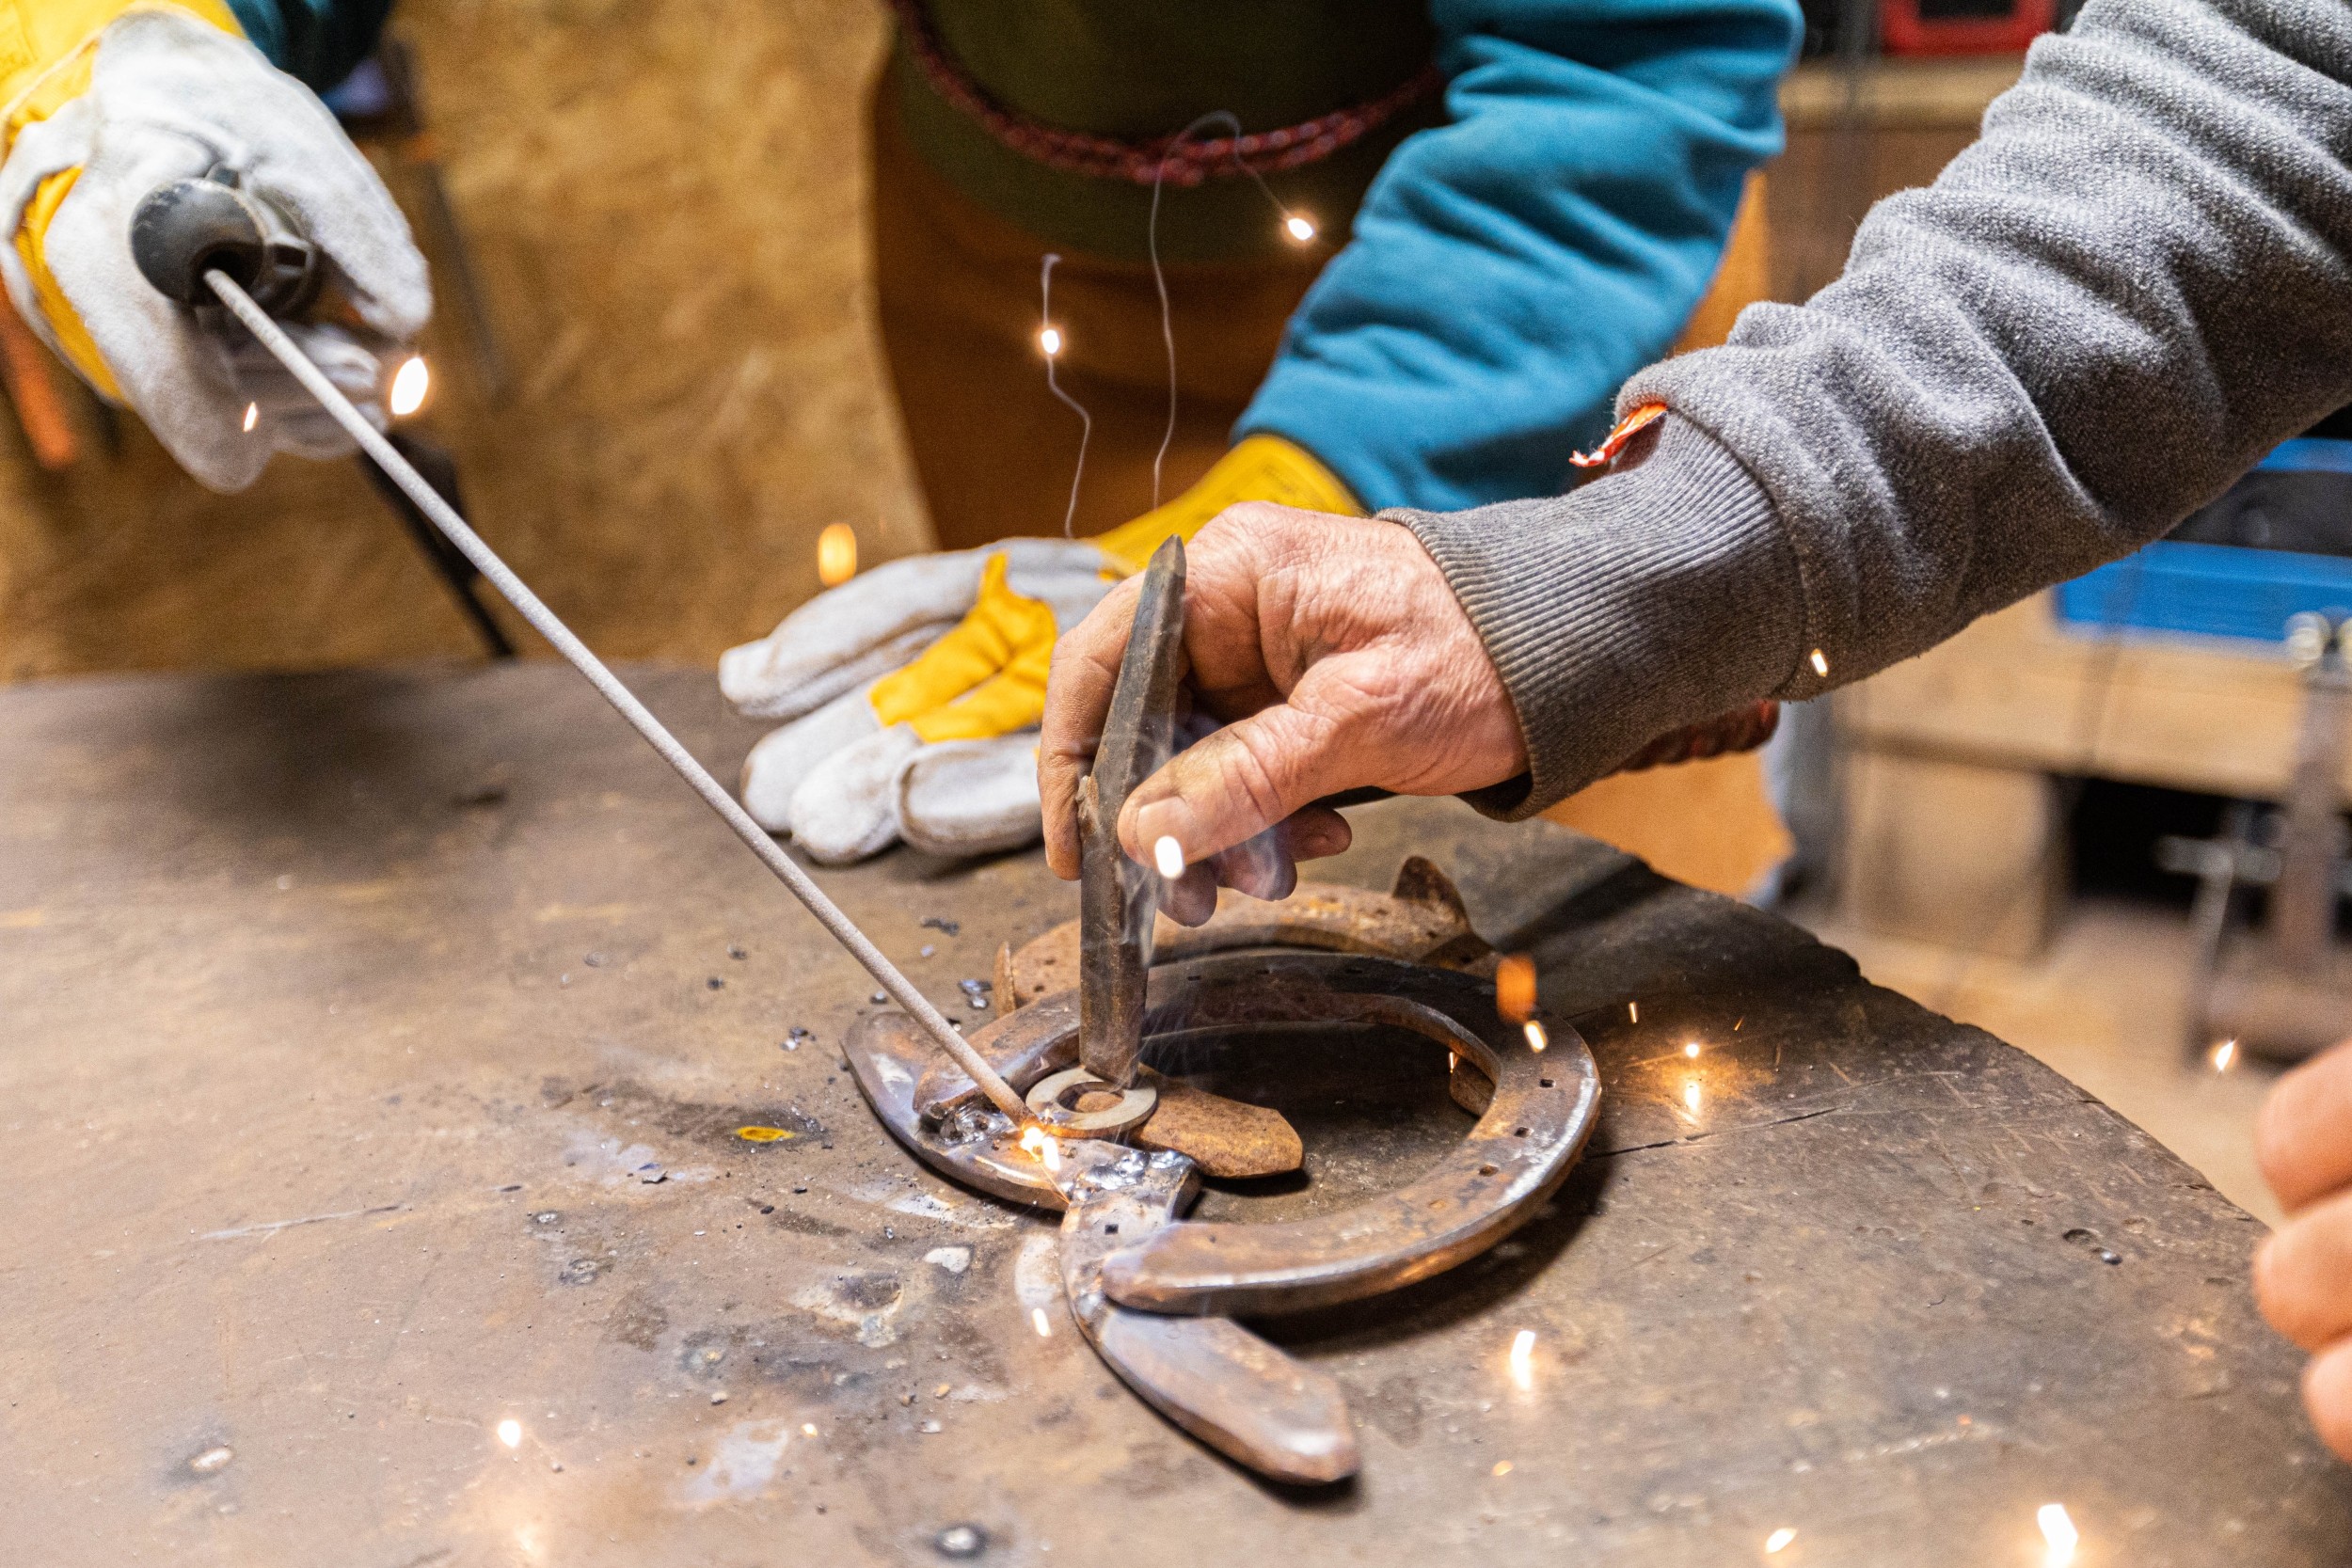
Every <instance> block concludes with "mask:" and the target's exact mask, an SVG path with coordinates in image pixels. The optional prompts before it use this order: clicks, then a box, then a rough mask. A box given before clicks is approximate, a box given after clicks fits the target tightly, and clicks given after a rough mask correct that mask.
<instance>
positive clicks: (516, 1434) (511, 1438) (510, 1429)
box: [499, 1416, 523, 1449]
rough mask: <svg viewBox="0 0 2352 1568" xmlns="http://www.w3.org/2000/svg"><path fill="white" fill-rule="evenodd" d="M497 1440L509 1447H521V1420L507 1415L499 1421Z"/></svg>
mask: <svg viewBox="0 0 2352 1568" xmlns="http://www.w3.org/2000/svg"><path fill="white" fill-rule="evenodd" d="M499 1441H500V1442H501V1443H503V1444H505V1445H506V1446H507V1447H508V1448H510V1449H519V1448H521V1447H522V1446H523V1424H522V1422H520V1421H518V1420H516V1419H515V1418H514V1417H512V1416H509V1417H507V1418H506V1419H504V1420H502V1421H501V1422H500V1423H499Z"/></svg>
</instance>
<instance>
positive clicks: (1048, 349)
mask: <svg viewBox="0 0 2352 1568" xmlns="http://www.w3.org/2000/svg"><path fill="white" fill-rule="evenodd" d="M1037 346H1038V347H1039V348H1041V349H1042V350H1044V351H1045V357H1046V358H1048V359H1051V358H1053V357H1054V356H1056V355H1057V354H1059V353H1060V352H1061V328H1060V327H1058V326H1048V327H1045V328H1043V329H1042V330H1041V331H1040V332H1039V333H1038V335H1037Z"/></svg>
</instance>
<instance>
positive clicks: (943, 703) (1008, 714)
mask: <svg viewBox="0 0 2352 1568" xmlns="http://www.w3.org/2000/svg"><path fill="white" fill-rule="evenodd" d="M1246 500H1279V501H1281V502H1283V503H1284V504H1286V505H1290V506H1298V507H1306V508H1311V509H1312V510H1315V511H1318V512H1338V513H1345V514H1348V515H1362V513H1361V509H1360V508H1359V506H1358V505H1357V504H1356V501H1355V498H1353V497H1352V496H1350V495H1349V494H1348V492H1347V487H1346V486H1345V485H1344V484H1343V483H1340V481H1339V480H1338V479H1337V478H1336V477H1335V476H1333V475H1332V473H1331V472H1330V470H1328V469H1327V468H1326V467H1324V466H1323V465H1322V464H1321V463H1319V462H1317V461H1316V460H1315V459H1314V457H1313V456H1311V454H1309V453H1308V452H1307V451H1304V450H1302V449H1300V448H1299V447H1296V446H1294V445H1293V444H1292V443H1290V442H1288V441H1285V440H1283V439H1281V438H1280V437H1279V436H1248V438H1246V439H1244V440H1243V441H1241V442H1240V443H1239V444H1238V445H1236V446H1235V447H1234V448H1233V450H1232V451H1229V452H1227V453H1226V454H1225V456H1224V457H1223V458H1221V459H1219V460H1218V462H1217V464H1216V467H1213V468H1211V469H1210V470H1209V472H1208V473H1207V474H1206V475H1204V476H1203V477H1202V478H1201V480H1200V483H1198V484H1196V485H1194V486H1193V487H1192V488H1191V489H1189V490H1187V491H1185V492H1184V494H1183V495H1181V496H1179V497H1177V498H1176V499H1174V500H1171V501H1169V502H1168V504H1167V505H1165V506H1162V507H1160V508H1159V509H1158V510H1156V511H1153V512H1148V513H1146V514H1145V515H1142V516H1140V517H1137V518H1136V519H1135V520H1134V521H1133V522H1130V523H1126V524H1122V525H1121V526H1120V527H1119V528H1116V529H1113V530H1111V531H1109V532H1108V533H1104V534H1099V535H1097V536H1095V537H1094V538H1091V539H1079V540H1060V539H1012V540H1008V541H1006V542H1005V543H1003V544H1001V545H992V546H987V547H986V548H984V549H977V550H963V551H958V552H955V553H952V554H946V555H932V556H919V557H915V558H913V559H910V560H906V561H896V562H891V563H889V564H888V565H885V566H881V567H877V568H876V569H875V570H873V571H871V572H868V573H866V574H865V575H864V576H862V577H859V578H853V579H852V580H850V581H849V582H846V583H844V584H842V585H841V586H840V587H838V588H835V589H833V590H832V591H830V592H828V593H824V594H818V596H817V597H816V598H814V599H811V600H810V601H809V602H808V603H806V604H804V605H803V606H802V607H801V608H800V609H798V610H794V611H793V612H792V613H791V614H790V615H787V616H786V617H785V619H784V621H783V623H782V624H781V625H780V626H777V627H776V629H775V630H774V631H772V632H771V633H770V634H769V635H768V636H766V637H765V638H762V639H761V640H760V641H756V642H747V643H745V644H743V645H742V646H741V647H739V648H730V649H728V650H727V652H726V653H725V654H723V656H721V657H720V660H719V689H721V690H722V691H723V692H724V693H725V695H726V697H727V699H728V700H729V701H730V702H732V703H734V704H735V705H736V706H737V707H738V708H739V709H740V710H741V711H742V712H743V713H744V714H746V715H748V716H750V717H752V718H755V719H789V720H792V721H793V722H791V723H789V724H787V725H786V726H785V727H784V728H782V729H780V730H777V731H776V732H774V733H773V734H771V735H770V736H767V737H766V738H764V739H762V740H761V741H760V742H759V744H758V745H756V746H755V747H753V748H752V753H751V755H750V756H749V757H747V758H746V759H745V760H744V763H743V784H742V795H743V805H744V809H746V810H747V811H749V812H750V813H751V814H752V816H754V817H755V818H757V819H758V820H759V822H760V823H761V824H762V825H764V826H765V827H767V828H768V829H769V831H771V832H790V833H791V834H792V836H793V837H794V839H796V840H797V841H798V842H799V843H800V844H801V845H802V847H804V848H805V849H806V850H807V851H808V852H809V853H810V854H811V855H812V856H814V857H815V858H816V859H818V860H819V861H823V862H826V863H843V862H847V861H853V860H859V859H862V858H864V857H865V856H867V855H871V854H874V853H876V852H878V851H880V850H882V849H885V848H887V847H889V846H890V845H891V844H892V843H893V842H895V841H896V840H898V839H900V838H904V839H905V840H906V841H907V842H908V843H910V844H913V845H914V846H915V847H917V848H922V849H929V850H932V851H934V852H937V853H943V854H958V855H972V854H983V853H987V852H990V851H993V850H999V849H1010V848H1018V847H1021V846H1022V845H1025V844H1027V843H1029V842H1031V841H1032V840H1034V839H1035V838H1036V837H1037V836H1038V834H1039V832H1040V824H1041V818H1040V815H1039V806H1038V790H1037V734H1036V727H1037V723H1038V720H1039V718H1040V717H1041V715H1042V714H1043V712H1044V709H1045V675H1046V671H1047V669H1048V668H1049V666H1050V664H1051V662H1052V658H1053V651H1054V641H1055V639H1056V638H1057V637H1058V636H1059V635H1060V634H1061V633H1062V632H1063V631H1065V630H1068V629H1069V628H1071V627H1073V626H1076V625H1077V624H1078V623H1079V622H1080V621H1081V620H1083V619H1084V618H1085V617H1086V614H1087V612H1088V611H1089V610H1092V609H1093V608H1094V606H1095V604H1096V602H1097V601H1099V600H1100V599H1101V598H1102V597H1103V595H1104V594H1106V593H1108V592H1109V591H1110V588H1111V585H1112V584H1113V583H1115V582H1116V581H1118V580H1119V579H1120V578H1124V577H1128V576H1130V575H1132V574H1134V573H1135V572H1136V571H1139V570H1140V569H1141V568H1142V566H1143V563H1144V562H1146V561H1148V560H1149V559H1150V558H1151V555H1152V551H1153V550H1154V549H1157V548H1158V547H1159V546H1160V543H1161V541H1163V540H1165V539H1167V538H1168V537H1170V536H1171V535H1174V536H1177V537H1181V538H1184V539H1190V538H1191V537H1192V536H1193V535H1194V534H1195V533H1197V532H1199V531H1200V529H1202V528H1203V527H1205V526H1206V525H1207V524H1208V522H1209V521H1210V519H1212V518H1214V517H1215V516H1216V515H1217V514H1218V513H1220V512H1222V511H1224V510H1225V509H1226V508H1227V507H1229V506H1232V505H1234V504H1235V503H1237V502H1240V501H1246Z"/></svg>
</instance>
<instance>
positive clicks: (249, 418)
mask: <svg viewBox="0 0 2352 1568" xmlns="http://www.w3.org/2000/svg"><path fill="white" fill-rule="evenodd" d="M261 422H262V405H261V404H258V403H248V404H246V405H245V433H246V435H247V436H250V435H252V434H253V427H254V426H255V425H257V424H260V423H261Z"/></svg>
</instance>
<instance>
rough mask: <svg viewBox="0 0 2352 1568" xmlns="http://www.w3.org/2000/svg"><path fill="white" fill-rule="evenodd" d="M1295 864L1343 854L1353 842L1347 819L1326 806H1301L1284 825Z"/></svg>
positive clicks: (1352, 834)
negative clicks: (1297, 861) (1299, 861)
mask: <svg viewBox="0 0 2352 1568" xmlns="http://www.w3.org/2000/svg"><path fill="white" fill-rule="evenodd" d="M1283 836H1284V837H1285V838H1286V839H1287V840H1288V841H1289V844H1290V852H1291V857H1292V858H1293V859H1294V860H1302V861H1319V860H1322V859H1325V858H1326V857H1327V856H1330V855H1337V854H1341V853H1343V852H1344V851H1345V850H1346V848H1347V847H1348V846H1349V845H1351V844H1353V843H1355V842H1356V830H1355V829H1354V828H1352V827H1350V826H1348V821H1347V818H1346V817H1344V816H1341V815H1340V814H1339V813H1338V812H1336V811H1333V810H1332V809H1331V808H1330V807H1328V806H1302V807H1300V808H1299V809H1298V810H1297V811H1296V812H1295V813H1294V814H1293V815H1292V816H1291V818H1290V820H1289V821H1288V822H1287V823H1285V824H1284V825H1283Z"/></svg>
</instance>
